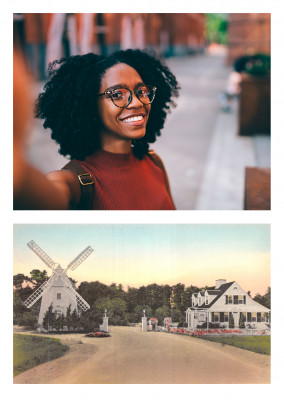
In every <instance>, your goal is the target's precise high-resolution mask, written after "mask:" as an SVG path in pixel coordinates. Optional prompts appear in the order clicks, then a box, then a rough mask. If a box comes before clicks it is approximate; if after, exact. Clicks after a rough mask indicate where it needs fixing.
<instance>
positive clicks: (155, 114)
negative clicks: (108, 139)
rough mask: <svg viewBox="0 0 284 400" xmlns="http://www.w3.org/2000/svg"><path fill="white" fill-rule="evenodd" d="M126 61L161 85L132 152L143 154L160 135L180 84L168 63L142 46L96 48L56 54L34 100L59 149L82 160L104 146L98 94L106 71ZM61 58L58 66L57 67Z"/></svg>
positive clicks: (146, 80)
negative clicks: (100, 51)
mask: <svg viewBox="0 0 284 400" xmlns="http://www.w3.org/2000/svg"><path fill="white" fill-rule="evenodd" d="M118 63H124V64H127V65H129V66H131V67H132V68H134V69H135V70H136V71H137V72H138V74H139V75H140V76H141V78H142V80H143V82H145V83H147V84H149V85H153V86H156V87H157V92H156V97H155V100H154V102H153V103H152V107H151V112H150V116H149V120H148V123H147V126H146V133H145V136H144V137H143V138H141V139H137V140H133V142H132V148H133V153H134V155H135V156H136V157H137V158H139V159H142V158H143V156H144V154H147V153H148V150H149V143H154V142H155V141H156V137H157V136H160V134H161V129H162V128H163V126H164V122H165V118H166V115H167V112H168V111H169V110H170V108H171V107H175V103H174V101H173V97H177V96H178V92H179V89H180V87H179V86H178V83H177V80H176V78H175V76H174V75H173V74H172V73H171V72H170V70H169V69H168V67H167V66H165V65H163V63H162V62H161V61H160V60H159V59H158V58H157V57H155V56H153V55H150V54H148V53H146V52H145V51H140V50H130V49H129V50H125V51H123V50H120V51H117V52H115V53H113V54H111V55H110V56H108V57H105V56H99V55H96V54H93V53H89V54H85V55H77V56H72V57H69V58H62V59H60V60H56V61H54V62H53V63H51V64H50V65H49V80H48V82H47V83H46V84H45V86H44V89H43V93H41V94H40V95H39V97H38V99H37V101H36V106H35V116H36V117H37V118H42V119H44V123H43V126H44V128H50V129H51V137H52V139H54V140H55V141H56V142H57V143H58V144H59V145H60V148H59V153H60V154H62V155H64V156H67V155H68V156H70V158H71V159H73V158H76V159H78V160H84V159H85V158H86V157H87V156H88V155H91V154H92V153H94V151H95V150H97V149H99V148H100V136H99V132H100V123H99V121H100V117H99V115H98V108H97V94H98V93H99V91H100V86H101V80H102V77H103V75H104V74H105V72H106V71H107V70H108V69H109V68H111V67H112V66H114V65H116V64H118ZM58 64H59V65H60V67H59V68H58Z"/></svg>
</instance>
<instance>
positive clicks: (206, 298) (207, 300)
mask: <svg viewBox="0 0 284 400" xmlns="http://www.w3.org/2000/svg"><path fill="white" fill-rule="evenodd" d="M208 304H209V298H208V296H205V305H206V306H208Z"/></svg>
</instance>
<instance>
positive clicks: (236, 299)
mask: <svg viewBox="0 0 284 400" xmlns="http://www.w3.org/2000/svg"><path fill="white" fill-rule="evenodd" d="M238 302H239V296H234V304H239V303H238Z"/></svg>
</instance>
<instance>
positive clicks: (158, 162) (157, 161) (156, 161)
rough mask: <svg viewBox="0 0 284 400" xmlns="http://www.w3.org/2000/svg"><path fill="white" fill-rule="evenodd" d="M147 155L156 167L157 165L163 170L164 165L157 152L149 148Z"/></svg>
mask: <svg viewBox="0 0 284 400" xmlns="http://www.w3.org/2000/svg"><path fill="white" fill-rule="evenodd" d="M147 156H148V157H149V158H150V159H151V160H152V161H153V162H154V164H156V165H157V167H159V168H161V169H162V170H163V171H165V166H164V163H163V161H162V159H161V157H160V156H158V154H157V153H156V152H155V151H154V150H152V149H149V151H148V153H147Z"/></svg>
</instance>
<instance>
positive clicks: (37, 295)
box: [24, 278, 52, 308]
mask: <svg viewBox="0 0 284 400" xmlns="http://www.w3.org/2000/svg"><path fill="white" fill-rule="evenodd" d="M51 286H52V284H51V278H49V280H48V281H46V282H43V284H42V285H41V286H40V287H39V288H37V290H36V291H35V292H34V293H33V294H31V295H30V297H28V298H27V299H26V300H25V301H24V305H25V306H26V307H28V308H30V307H31V306H32V305H33V304H35V303H36V302H37V301H38V300H39V299H40V298H41V296H42V295H43V293H44V292H45V291H46V290H47V289H49V288H50V287H51Z"/></svg>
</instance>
